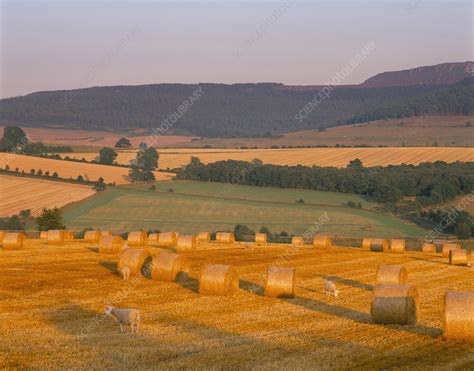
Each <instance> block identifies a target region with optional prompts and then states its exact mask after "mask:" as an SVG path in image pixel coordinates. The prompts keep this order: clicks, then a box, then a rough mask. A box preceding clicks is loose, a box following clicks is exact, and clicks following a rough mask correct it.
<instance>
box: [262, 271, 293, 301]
mask: <svg viewBox="0 0 474 371" xmlns="http://www.w3.org/2000/svg"><path fill="white" fill-rule="evenodd" d="M295 281H296V269H295V268H279V267H270V268H268V271H267V283H266V285H265V296H268V297H271V298H292V297H293V296H294V295H295V286H296V282H295Z"/></svg>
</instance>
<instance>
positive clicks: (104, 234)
mask: <svg viewBox="0 0 474 371" xmlns="http://www.w3.org/2000/svg"><path fill="white" fill-rule="evenodd" d="M100 236H101V237H107V236H113V234H112V231H100Z"/></svg>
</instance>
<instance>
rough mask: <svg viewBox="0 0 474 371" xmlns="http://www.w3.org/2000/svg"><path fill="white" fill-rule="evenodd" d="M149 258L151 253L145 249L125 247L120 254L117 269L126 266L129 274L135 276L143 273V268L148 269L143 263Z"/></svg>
mask: <svg viewBox="0 0 474 371" xmlns="http://www.w3.org/2000/svg"><path fill="white" fill-rule="evenodd" d="M149 258H151V255H150V253H149V252H148V251H147V250H145V249H125V250H123V251H122V253H121V254H120V258H119V261H118V264H117V269H118V271H119V272H121V271H122V268H123V267H128V268H129V269H130V275H131V276H137V275H139V274H140V273H145V272H143V270H144V269H149V268H148V267H146V264H145V263H146V262H147V260H148V259H149ZM144 275H146V274H144Z"/></svg>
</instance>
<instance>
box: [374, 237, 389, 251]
mask: <svg viewBox="0 0 474 371" xmlns="http://www.w3.org/2000/svg"><path fill="white" fill-rule="evenodd" d="M370 251H377V252H389V246H388V241H387V240H383V239H381V238H372V239H371V240H370Z"/></svg>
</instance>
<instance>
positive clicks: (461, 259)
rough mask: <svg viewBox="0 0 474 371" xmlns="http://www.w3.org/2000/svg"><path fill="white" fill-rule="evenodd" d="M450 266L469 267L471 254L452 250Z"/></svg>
mask: <svg viewBox="0 0 474 371" xmlns="http://www.w3.org/2000/svg"><path fill="white" fill-rule="evenodd" d="M449 264H451V265H468V264H469V252H468V251H467V250H450V251H449Z"/></svg>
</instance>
